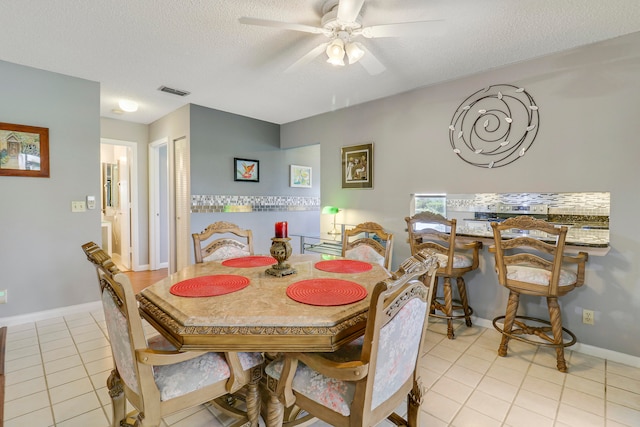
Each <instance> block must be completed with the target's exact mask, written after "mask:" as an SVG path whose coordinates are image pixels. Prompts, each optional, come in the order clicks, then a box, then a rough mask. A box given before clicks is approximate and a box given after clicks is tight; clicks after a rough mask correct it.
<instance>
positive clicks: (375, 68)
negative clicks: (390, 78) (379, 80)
mask: <svg viewBox="0 0 640 427" xmlns="http://www.w3.org/2000/svg"><path fill="white" fill-rule="evenodd" d="M360 48H361V49H362V50H364V55H362V58H360V60H359V61H358V62H359V63H360V64H362V66H363V67H364V69H365V70H367V72H368V73H369V74H371V75H372V76H375V75H378V74H380V73H382V72H383V71H384V70H386V69H387V68H386V67H385V66H384V65H382V62H380V61H378V58H376V57H375V56H374V55H373V53H371V51H370V50H369V49H367V48H366V47H365V46H360Z"/></svg>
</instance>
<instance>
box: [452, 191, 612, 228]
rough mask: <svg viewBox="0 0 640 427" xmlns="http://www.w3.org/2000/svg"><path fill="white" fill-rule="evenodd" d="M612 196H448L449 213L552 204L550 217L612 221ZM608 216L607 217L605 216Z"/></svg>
mask: <svg viewBox="0 0 640 427" xmlns="http://www.w3.org/2000/svg"><path fill="white" fill-rule="evenodd" d="M610 201H611V195H610V193H609V192H602V193H478V194H450V195H447V212H490V211H491V209H492V208H491V207H492V206H493V205H497V204H498V203H504V204H509V205H533V204H543V205H547V206H548V207H549V212H548V215H549V219H550V220H551V219H552V218H553V219H558V221H555V222H562V220H563V219H569V218H563V217H572V216H581V217H588V219H587V218H585V220H588V221H593V222H600V221H605V220H606V222H608V221H609V211H610ZM602 217H605V218H602Z"/></svg>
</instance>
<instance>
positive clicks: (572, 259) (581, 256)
mask: <svg viewBox="0 0 640 427" xmlns="http://www.w3.org/2000/svg"><path fill="white" fill-rule="evenodd" d="M588 259H589V254H588V253H586V252H579V253H578V255H576V256H570V255H563V256H562V262H563V263H567V264H578V270H577V271H576V275H577V279H576V287H580V286H582V285H583V284H584V274H585V270H586V266H585V264H586V263H587V260H588Z"/></svg>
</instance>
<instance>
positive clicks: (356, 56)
mask: <svg viewBox="0 0 640 427" xmlns="http://www.w3.org/2000/svg"><path fill="white" fill-rule="evenodd" d="M345 50H346V51H347V57H348V58H349V64H355V63H356V62H358V61H359V60H360V58H362V57H363V56H364V49H363V48H362V44H360V43H358V42H351V43H347V46H346V49H345Z"/></svg>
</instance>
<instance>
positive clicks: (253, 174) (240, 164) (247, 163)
mask: <svg viewBox="0 0 640 427" xmlns="http://www.w3.org/2000/svg"><path fill="white" fill-rule="evenodd" d="M233 166H234V168H233V170H234V172H233V180H234V181H250V182H258V181H260V162H259V161H258V160H249V159H239V158H237V157H236V158H234V159H233Z"/></svg>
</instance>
